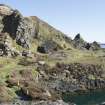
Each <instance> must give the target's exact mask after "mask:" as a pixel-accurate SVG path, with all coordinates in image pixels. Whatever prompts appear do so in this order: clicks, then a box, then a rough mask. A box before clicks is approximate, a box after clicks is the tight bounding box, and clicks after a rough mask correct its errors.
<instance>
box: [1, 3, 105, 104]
mask: <svg viewBox="0 0 105 105" xmlns="http://www.w3.org/2000/svg"><path fill="white" fill-rule="evenodd" d="M94 89H105V51H104V49H101V47H100V45H99V44H98V43H97V42H96V41H95V42H93V43H88V42H86V41H84V40H83V39H82V38H81V35H80V34H77V35H76V37H75V38H74V39H71V38H70V37H68V36H66V35H65V34H63V33H62V32H60V31H58V30H57V29H55V28H53V27H52V26H50V25H49V24H48V23H46V22H44V21H42V20H41V19H39V18H38V17H36V16H30V17H24V16H22V14H21V13H20V12H19V11H18V10H14V9H12V8H11V7H9V6H7V5H4V4H0V105H75V104H73V103H65V102H64V101H63V94H66V93H74V92H81V91H83V92H86V91H89V90H94ZM14 99H18V100H16V101H13V100H14Z"/></svg>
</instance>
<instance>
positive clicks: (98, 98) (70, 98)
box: [64, 90, 105, 105]
mask: <svg viewBox="0 0 105 105" xmlns="http://www.w3.org/2000/svg"><path fill="white" fill-rule="evenodd" d="M64 100H65V101H66V102H73V103H75V104H77V105H99V104H100V103H102V102H105V90H97V91H92V92H88V93H81V94H77V95H70V94H68V95H64Z"/></svg>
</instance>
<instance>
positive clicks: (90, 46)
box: [73, 34, 101, 51]
mask: <svg viewBox="0 0 105 105" xmlns="http://www.w3.org/2000/svg"><path fill="white" fill-rule="evenodd" d="M73 45H74V47H75V48H78V49H82V50H92V51H94V50H99V49H101V47H100V45H99V44H98V43H97V42H96V41H94V42H93V43H87V42H86V41H84V40H83V39H82V38H81V35H80V34H77V35H76V36H75V38H74V40H73Z"/></svg>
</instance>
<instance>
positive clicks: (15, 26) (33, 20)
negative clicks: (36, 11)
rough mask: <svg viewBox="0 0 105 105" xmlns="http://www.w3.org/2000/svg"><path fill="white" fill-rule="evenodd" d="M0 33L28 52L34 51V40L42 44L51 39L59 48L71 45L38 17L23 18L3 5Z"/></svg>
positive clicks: (64, 37)
mask: <svg viewBox="0 0 105 105" xmlns="http://www.w3.org/2000/svg"><path fill="white" fill-rule="evenodd" d="M0 33H8V35H9V36H10V38H11V40H13V41H15V42H16V43H15V44H16V46H17V45H19V46H21V47H22V48H25V49H27V50H30V51H31V49H34V48H33V47H34V46H35V45H34V46H33V44H37V43H36V42H35V40H37V41H38V42H39V43H43V42H44V41H46V42H47V40H51V39H53V40H54V41H55V42H56V43H57V44H58V45H59V46H63V44H65V46H66V45H67V44H69V45H70V43H71V39H70V38H68V37H67V36H65V34H63V33H62V32H60V31H58V30H56V29H55V28H53V27H52V26H50V25H48V24H47V23H46V22H44V21H42V20H40V19H39V18H38V17H35V16H31V17H23V16H22V14H21V13H20V12H19V11H18V10H14V9H12V8H11V7H9V6H7V5H3V4H1V5H0ZM12 43H13V42H12ZM48 43H49V42H48ZM61 43H62V45H61ZM13 44H14V43H13ZM38 45H39V44H37V45H36V46H38ZM53 45H54V44H53ZM12 47H13V46H12Z"/></svg>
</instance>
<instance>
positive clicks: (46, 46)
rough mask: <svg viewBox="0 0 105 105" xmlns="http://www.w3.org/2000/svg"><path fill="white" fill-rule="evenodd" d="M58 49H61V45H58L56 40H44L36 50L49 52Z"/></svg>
mask: <svg viewBox="0 0 105 105" xmlns="http://www.w3.org/2000/svg"><path fill="white" fill-rule="evenodd" d="M60 49H62V48H61V46H59V45H58V44H57V43H56V42H54V41H52V40H46V41H45V42H43V43H42V45H41V46H39V47H38V49H37V50H38V52H40V53H51V52H54V51H59V50H60Z"/></svg>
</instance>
